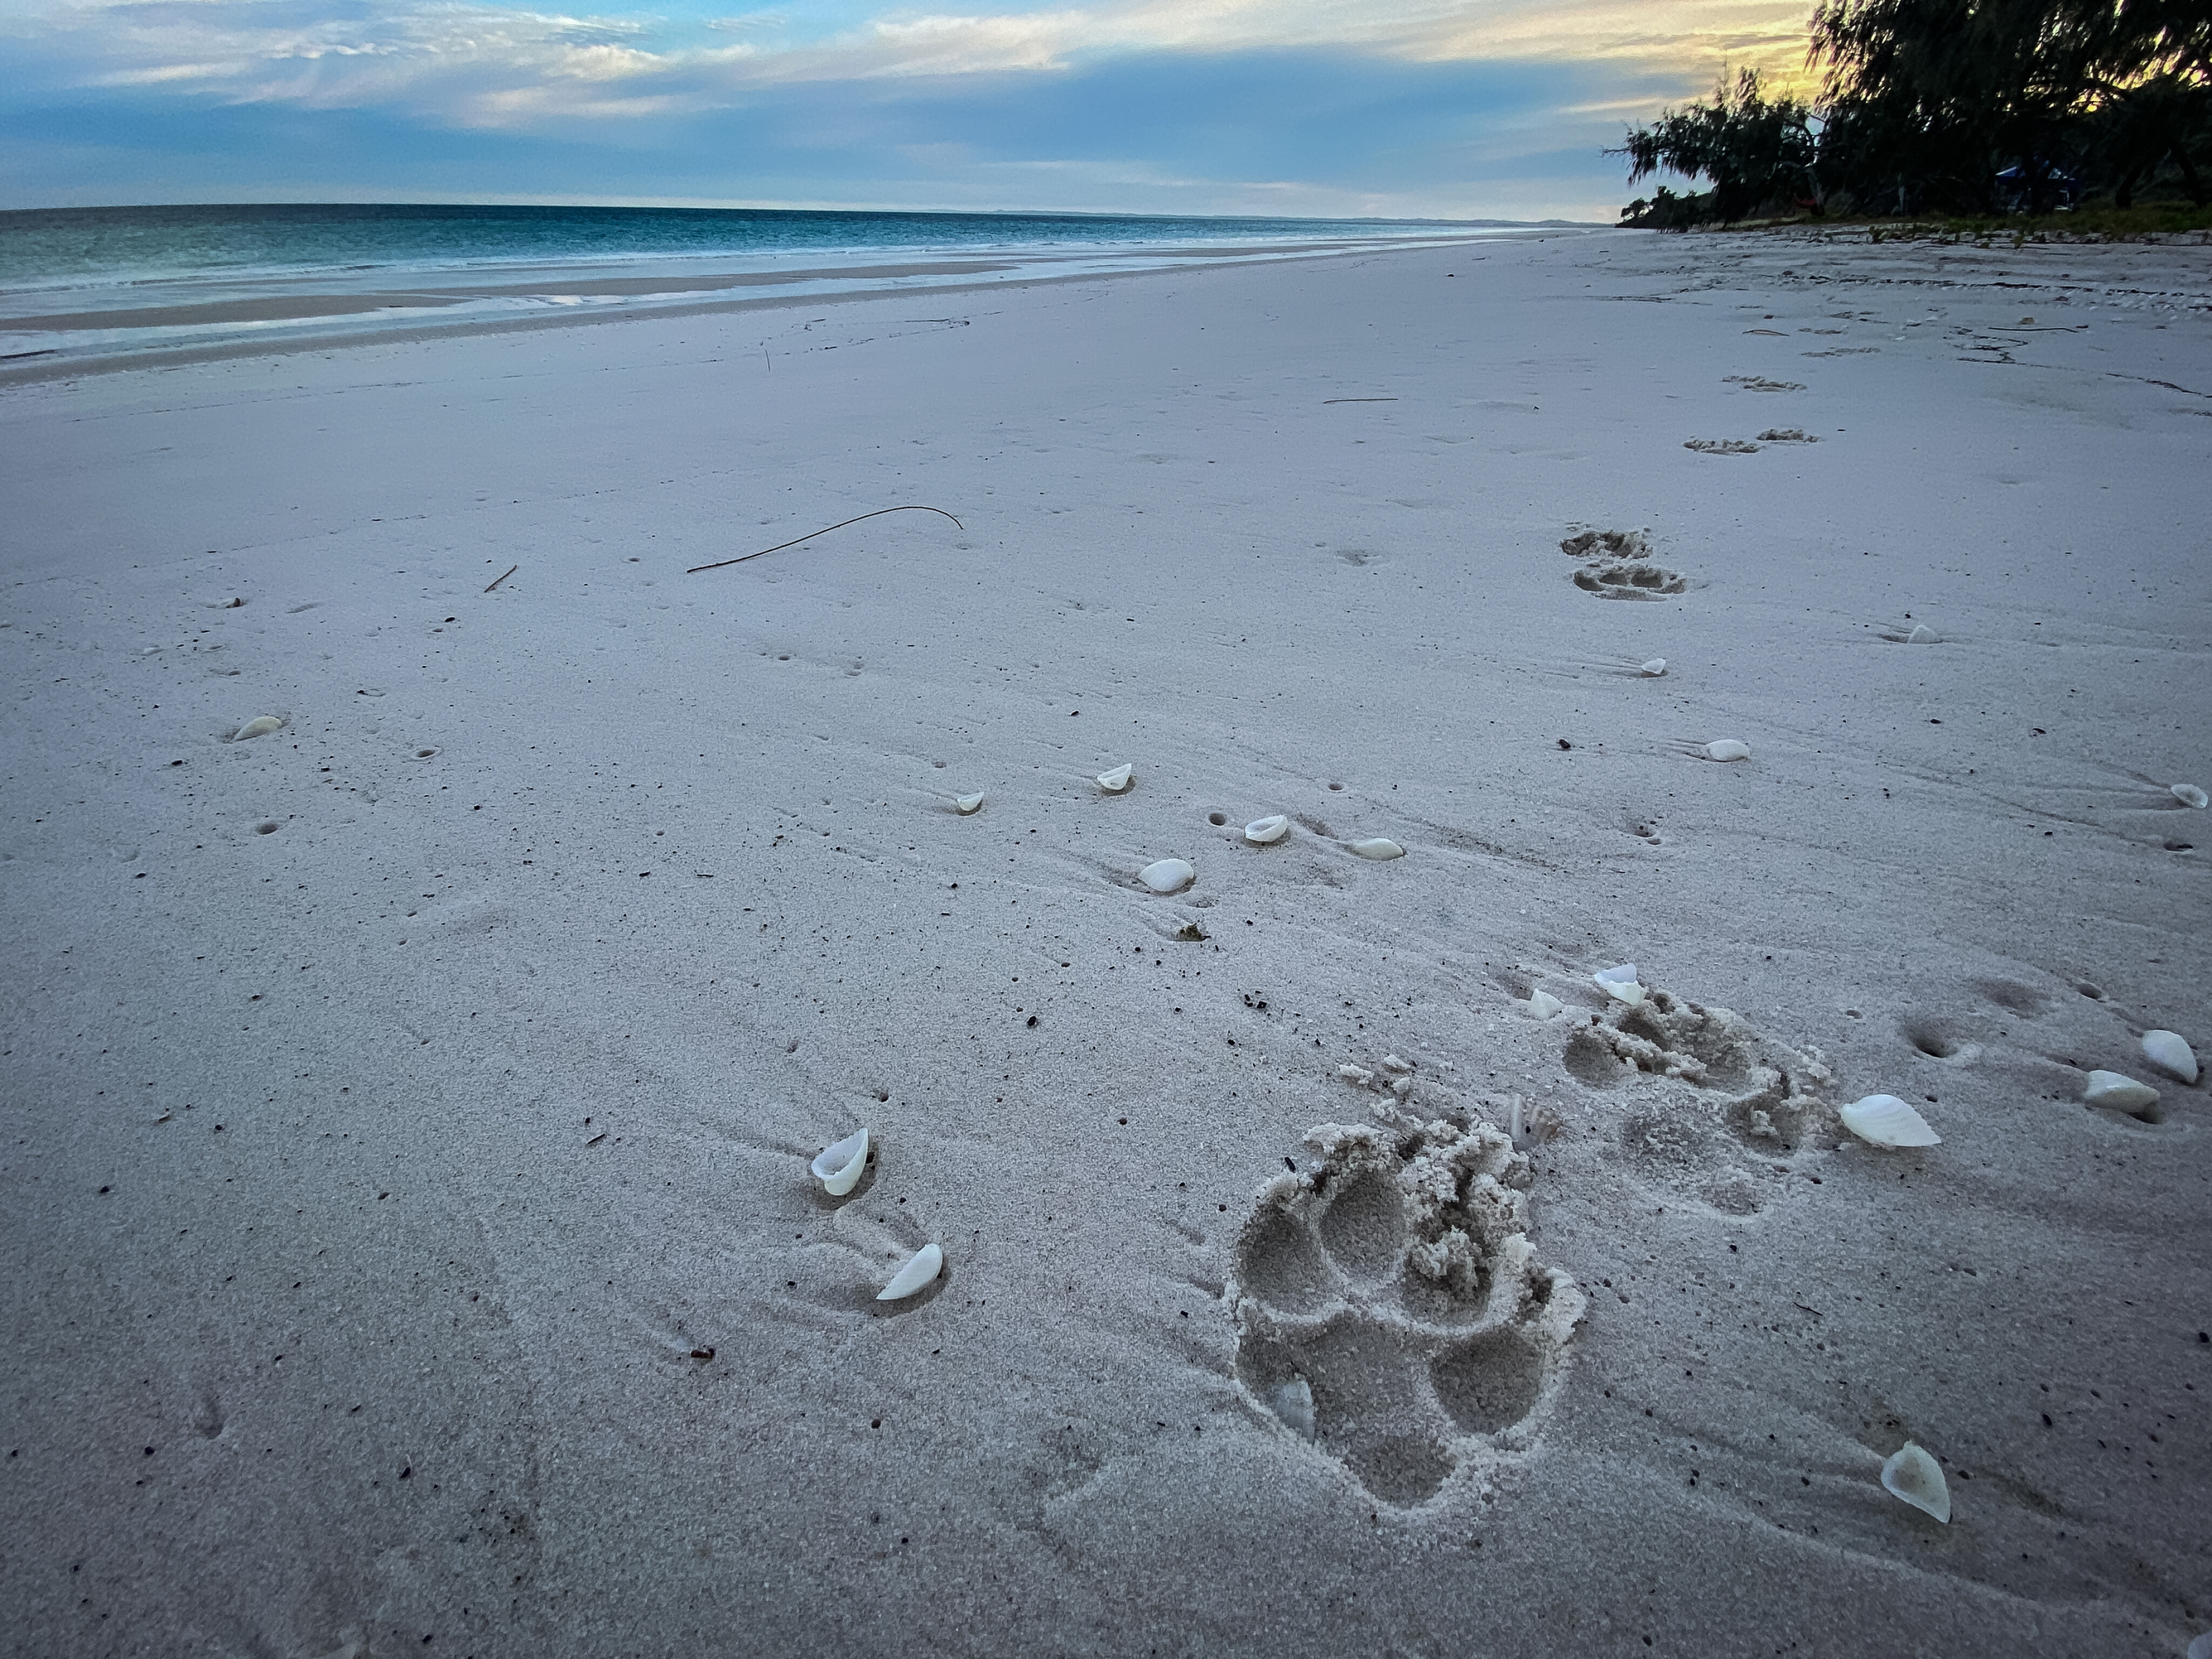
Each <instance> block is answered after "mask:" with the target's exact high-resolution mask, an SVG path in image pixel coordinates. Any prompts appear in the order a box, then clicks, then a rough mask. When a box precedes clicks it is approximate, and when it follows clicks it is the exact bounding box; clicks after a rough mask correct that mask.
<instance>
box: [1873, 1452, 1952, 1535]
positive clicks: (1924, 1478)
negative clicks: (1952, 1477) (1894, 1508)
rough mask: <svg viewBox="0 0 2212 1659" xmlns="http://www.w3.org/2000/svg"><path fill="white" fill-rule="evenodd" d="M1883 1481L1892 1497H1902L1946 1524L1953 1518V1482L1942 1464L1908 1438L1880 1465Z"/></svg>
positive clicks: (1914, 1506)
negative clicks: (1945, 1474)
mask: <svg viewBox="0 0 2212 1659" xmlns="http://www.w3.org/2000/svg"><path fill="white" fill-rule="evenodd" d="M1881 1484H1882V1486H1883V1487H1884V1488H1885V1489H1886V1490H1887V1492H1888V1493H1889V1495H1890V1496H1891V1497H1892V1498H1903V1499H1904V1500H1905V1502H1906V1503H1908V1504H1911V1505H1912V1507H1913V1508H1914V1509H1916V1510H1921V1511H1923V1513H1925V1514H1928V1515H1932V1516H1935V1517H1936V1519H1937V1520H1938V1521H1941V1522H1943V1523H1944V1524H1945V1525H1946V1526H1948V1525H1949V1524H1950V1521H1951V1483H1950V1482H1949V1481H1948V1480H1945V1479H1944V1478H1943V1466H1942V1464H1941V1463H1938V1462H1936V1460H1935V1459H1934V1458H1932V1457H1930V1456H1929V1455H1928V1454H1927V1453H1926V1452H1925V1451H1923V1449H1921V1448H1920V1447H1919V1446H1918V1445H1917V1444H1915V1443H1913V1442H1911V1441H1910V1440H1908V1441H1906V1442H1905V1443H1904V1444H1903V1445H1902V1446H1900V1447H1899V1448H1898V1449H1897V1450H1896V1451H1895V1452H1894V1453H1893V1454H1892V1455H1891V1456H1890V1460H1889V1462H1887V1463H1884V1464H1883V1465H1882V1466H1881Z"/></svg>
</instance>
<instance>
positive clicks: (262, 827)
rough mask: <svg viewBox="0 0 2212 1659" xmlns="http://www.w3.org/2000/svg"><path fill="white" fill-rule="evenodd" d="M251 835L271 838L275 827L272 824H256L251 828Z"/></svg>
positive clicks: (274, 832)
mask: <svg viewBox="0 0 2212 1659" xmlns="http://www.w3.org/2000/svg"><path fill="white" fill-rule="evenodd" d="M253 833H254V834H255V835H257V836H273V835H275V834H276V824H275V823H257V824H255V825H254V826H253Z"/></svg>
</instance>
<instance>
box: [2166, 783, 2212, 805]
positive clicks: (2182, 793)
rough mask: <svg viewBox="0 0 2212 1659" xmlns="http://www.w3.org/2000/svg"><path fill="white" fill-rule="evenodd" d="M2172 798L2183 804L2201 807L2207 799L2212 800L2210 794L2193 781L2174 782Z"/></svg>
mask: <svg viewBox="0 0 2212 1659" xmlns="http://www.w3.org/2000/svg"><path fill="white" fill-rule="evenodd" d="M2173 798H2174V799H2176V800H2178V801H2179V802H2180V803H2181V804H2182V805H2184V806H2196V807H2202V806H2203V805H2204V804H2205V803H2206V802H2207V801H2212V795H2208V794H2206V793H2204V792H2203V790H2202V789H2199V788H2198V787H2197V786H2196V785H2195V784H2193V783H2177V784H2175V785H2174V786H2173Z"/></svg>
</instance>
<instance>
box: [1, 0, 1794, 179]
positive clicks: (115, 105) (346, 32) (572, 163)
mask: <svg viewBox="0 0 2212 1659" xmlns="http://www.w3.org/2000/svg"><path fill="white" fill-rule="evenodd" d="M1808 10H1809V5H1808V3H1807V0H1563V3H1554V4H1544V3H1534V0H1364V3H1363V0H1105V3H1097V4H1089V5H1081V4H1078V5H1056V4H1050V3H1048V4H1045V5H1043V6H1040V7H1037V8H1036V9H1022V8H1021V7H1019V6H1018V5H1006V6H1004V7H1001V8H999V9H992V8H989V7H976V8H974V9H957V10H954V9H947V10H941V11H933V10H929V9H918V8H912V7H907V8H891V7H885V6H883V5H878V4H869V3H860V0H805V3H796V4H789V5H784V6H779V7H775V8H774V9H761V10H755V11H750V12H745V11H733V10H732V9H728V8H726V7H720V6H715V5H712V4H703V5H702V4H687V3H678V4H675V5H668V6H660V7H657V8H655V9H653V10H651V11H644V10H635V9H616V10H608V11H592V12H587V13H574V14H570V13H562V12H554V11H540V10H529V9H521V8H518V7H514V6H509V5H500V4H486V3H478V0H131V3H123V4H116V3H106V0H0V54H4V55H5V58H6V59H7V61H8V62H9V73H8V75H7V76H6V77H5V80H4V84H0V206H5V207H37V206H49V205H72V204H103V203H137V202H192V201H210V202H216V201H232V202H239V201H301V200H323V201H330V200H345V201H361V200H370V201H397V200H413V201H443V200H463V199H465V200H474V201H590V202H617V203H619V202H631V203H681V204H701V205H777V206H814V207H899V208H928V207H943V208H971V209H973V208H984V209H987V208H1000V209H1018V208H1064V209H1074V210H1096V211H1126V212H1148V213H1261V214H1314V215H1325V216H1335V215H1383V216H1445V217H1463V216H1487V217H1501V218H1541V217H1553V216H1558V217H1570V218H1610V217H1611V216H1613V211H1614V210H1616V209H1617V207H1618V206H1619V204H1620V202H1621V201H1622V200H1623V199H1625V198H1626V196H1627V195H1628V194H1629V193H1630V192H1628V191H1626V189H1625V188H1624V185H1623V173H1622V171H1621V168H1620V164H1619V162H1618V161H1615V160H1611V159H1607V158H1605V157H1602V156H1601V155H1599V154H1598V151H1599V150H1600V149H1601V148H1603V147H1604V146H1606V145H1607V144H1614V143H1619V142H1620V135H1621V132H1622V130H1623V128H1624V126H1625V125H1626V124H1627V123H1628V122H1630V121H1633V120H1643V119H1648V118H1650V116H1651V115H1652V114H1654V113H1656V112H1657V111H1658V109H1659V108H1660V107H1661V106H1663V105H1665V104H1667V103H1669V102H1675V101H1680V100H1681V99H1683V98H1685V97H1688V96H1692V95H1695V94H1699V93H1701V92H1703V91H1705V89H1706V88H1709V87H1710V86H1711V84H1712V82H1713V80H1714V78H1715V76H1717V74H1718V73H1719V72H1720V71H1721V70H1722V68H1723V65H1740V64H1759V65H1762V66H1765V67H1767V68H1769V69H1771V70H1780V71H1782V72H1784V73H1785V74H1787V73H1789V72H1790V71H1792V70H1796V69H1797V68H1798V67H1799V66H1800V64H1802V57H1803V50H1804V48H1803V38H1804V23H1805V18H1806V15H1807V13H1808Z"/></svg>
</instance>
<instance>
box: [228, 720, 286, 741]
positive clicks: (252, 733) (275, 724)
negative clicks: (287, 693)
mask: <svg viewBox="0 0 2212 1659" xmlns="http://www.w3.org/2000/svg"><path fill="white" fill-rule="evenodd" d="M283 729H284V722H283V721H282V720H278V719H277V718H276V715H274V714H258V715H256V716H255V717H254V718H253V719H252V720H248V721H246V724H245V725H243V726H240V727H239V728H238V730H237V731H235V732H232V733H231V738H230V740H231V741H232V742H233V743H244V742H245V741H246V739H247V738H265V737H267V736H268V735H269V734H270V732H282V731H283Z"/></svg>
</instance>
